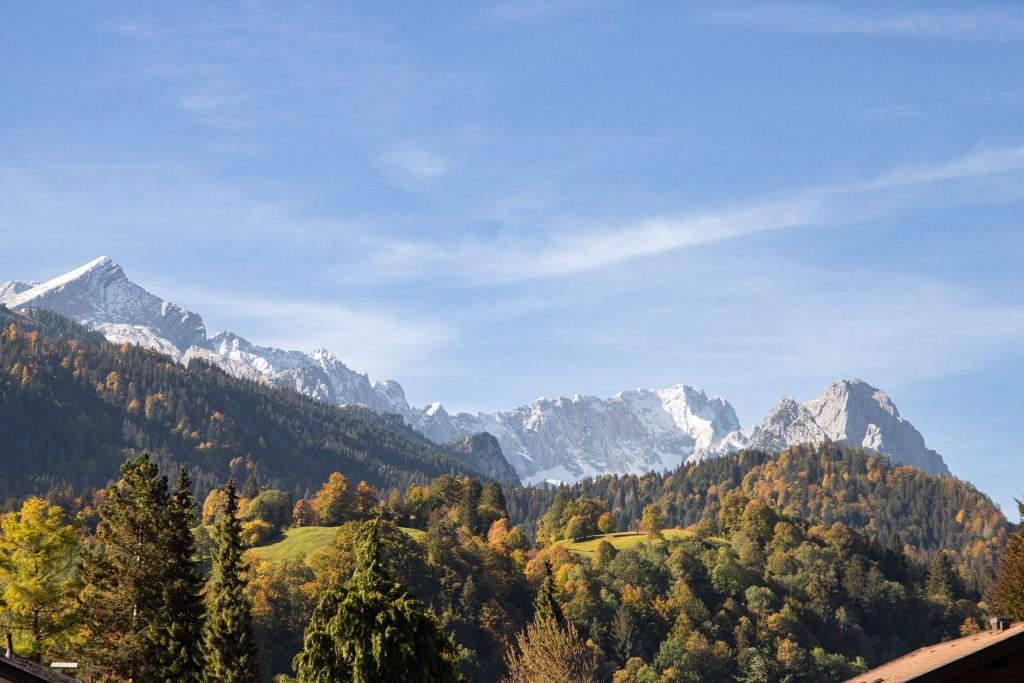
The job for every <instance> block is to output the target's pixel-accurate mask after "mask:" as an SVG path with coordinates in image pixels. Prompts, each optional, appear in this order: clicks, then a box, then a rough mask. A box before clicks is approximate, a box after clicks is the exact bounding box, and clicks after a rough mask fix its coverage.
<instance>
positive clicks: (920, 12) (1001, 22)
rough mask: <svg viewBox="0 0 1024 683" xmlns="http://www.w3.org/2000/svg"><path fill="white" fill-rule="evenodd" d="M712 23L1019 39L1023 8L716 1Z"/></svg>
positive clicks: (841, 32) (833, 31)
mask: <svg viewBox="0 0 1024 683" xmlns="http://www.w3.org/2000/svg"><path fill="white" fill-rule="evenodd" d="M704 19H706V20H707V21H709V22H711V23H715V24H723V25H734V26H749V27H753V28H761V29H767V30H773V31H788V32H793V33H820V34H832V35H844V34H845V35H865V36H888V37H903V38H925V39H938V40H954V41H971V42H974V41H992V42H1016V41H1020V40H1024V8H1021V7H1019V6H1013V5H1007V6H1003V7H996V6H988V7H982V6H978V5H976V4H974V5H968V6H965V7H964V9H958V10H954V9H946V8H939V7H930V6H929V7H926V8H922V9H904V8H895V7H890V6H888V5H886V4H882V5H880V6H867V5H865V4H862V3H837V4H811V3H801V2H763V3H762V2H758V3H739V4H726V5H724V6H716V7H715V9H713V10H710V11H709V12H707V13H706V14H705V15H704Z"/></svg>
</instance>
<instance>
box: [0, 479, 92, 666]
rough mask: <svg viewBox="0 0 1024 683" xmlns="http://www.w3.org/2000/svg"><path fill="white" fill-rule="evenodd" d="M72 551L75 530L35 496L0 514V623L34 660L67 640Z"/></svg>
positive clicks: (72, 618)
mask: <svg viewBox="0 0 1024 683" xmlns="http://www.w3.org/2000/svg"><path fill="white" fill-rule="evenodd" d="M77 550H78V532H77V530H76V529H75V528H74V526H72V525H70V524H67V523H65V519H64V512H63V511H62V510H61V508H59V507H57V506H56V505H50V504H49V503H47V502H46V501H44V500H42V499H40V498H29V499H28V500H27V501H25V503H24V504H23V505H22V506H21V509H20V510H19V511H17V512H12V513H9V514H7V515H4V516H3V517H2V518H0V628H3V629H6V630H7V632H9V633H11V632H13V633H14V635H15V644H16V647H17V650H18V652H19V653H21V654H23V655H24V656H26V657H29V658H31V659H35V660H37V661H38V660H39V659H40V658H41V657H42V656H43V655H44V654H45V653H46V652H47V651H49V650H51V649H54V648H56V649H57V650H60V649H61V648H62V647H63V646H64V645H65V644H66V643H67V640H68V637H69V634H70V630H71V628H72V627H73V626H74V624H75V623H76V620H77V610H76V609H75V608H76V606H77V605H76V601H75V593H76V586H77V582H76V580H75V572H74V561H75V558H76V556H77V554H76V553H77Z"/></svg>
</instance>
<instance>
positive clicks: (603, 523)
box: [597, 512, 619, 534]
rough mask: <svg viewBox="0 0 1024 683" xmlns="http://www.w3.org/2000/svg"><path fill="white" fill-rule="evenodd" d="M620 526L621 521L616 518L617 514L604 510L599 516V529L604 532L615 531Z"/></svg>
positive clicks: (610, 532)
mask: <svg viewBox="0 0 1024 683" xmlns="http://www.w3.org/2000/svg"><path fill="white" fill-rule="evenodd" d="M618 528H619V523H618V522H617V521H616V520H615V515H613V514H612V513H610V512H602V513H601V514H600V515H599V516H598V518H597V530H598V531H600V532H601V533H602V534H612V533H615V531H616V529H618Z"/></svg>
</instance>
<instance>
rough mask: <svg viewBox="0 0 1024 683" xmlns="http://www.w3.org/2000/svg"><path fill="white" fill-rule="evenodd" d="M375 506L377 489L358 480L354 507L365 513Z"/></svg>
mask: <svg viewBox="0 0 1024 683" xmlns="http://www.w3.org/2000/svg"><path fill="white" fill-rule="evenodd" d="M375 507H377V490H376V489H375V488H373V487H372V486H370V485H369V484H367V483H366V482H365V481H360V482H359V485H358V486H356V509H358V510H359V511H360V512H364V513H366V512H369V511H370V510H372V509H373V508H375Z"/></svg>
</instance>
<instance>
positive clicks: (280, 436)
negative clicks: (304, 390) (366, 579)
mask: <svg viewBox="0 0 1024 683" xmlns="http://www.w3.org/2000/svg"><path fill="white" fill-rule="evenodd" d="M143 450H145V451H148V452H150V453H151V454H152V455H153V457H154V459H155V460H156V461H157V462H159V463H160V464H161V466H162V468H163V469H164V470H166V471H173V465H174V464H177V463H181V464H184V465H186V466H187V467H188V469H189V470H190V473H191V475H192V477H193V479H194V481H195V483H196V490H197V493H198V494H199V495H201V496H202V495H205V493H206V492H207V491H209V490H210V489H211V488H213V487H214V486H219V485H221V484H223V483H224V482H225V481H226V480H227V478H228V477H229V476H235V477H236V478H239V479H240V480H242V479H245V478H246V477H247V476H249V475H250V474H254V475H255V477H256V478H257V479H258V480H259V481H260V483H261V484H265V485H268V486H273V487H275V488H281V489H284V490H286V491H288V492H291V493H294V494H295V497H296V498H300V497H302V496H303V495H304V494H305V492H306V490H307V489H309V488H311V487H312V488H318V487H319V485H320V483H321V482H323V481H324V480H325V479H326V478H327V476H328V474H329V473H331V472H332V471H339V472H341V473H343V474H345V475H346V476H347V477H348V478H349V479H351V480H352V481H354V482H358V481H360V480H365V481H366V482H368V483H369V484H370V485H372V486H374V487H376V488H377V489H378V490H383V491H387V490H389V489H392V488H396V487H400V488H405V487H407V486H408V485H409V484H411V483H426V482H429V481H430V480H431V479H432V478H434V477H437V476H439V475H441V474H457V475H461V474H470V475H478V472H476V470H474V469H473V468H471V467H469V466H467V465H465V464H463V463H460V462H458V461H456V460H454V459H453V458H452V457H451V456H449V455H448V454H446V453H444V452H442V451H441V450H439V449H438V448H437V447H435V446H434V445H433V444H431V443H430V442H429V441H427V440H426V439H424V438H423V437H422V436H420V435H419V434H417V433H416V432H414V431H412V430H409V429H408V428H406V427H405V426H404V424H403V423H402V421H401V419H400V418H388V417H382V416H380V415H377V414H374V413H372V412H370V411H367V410H363V409H359V408H354V407H344V408H343V407H337V406H330V405H326V404H324V403H320V402H318V401H315V400H313V399H311V398H308V397H305V396H302V395H299V394H297V393H295V392H292V391H288V390H285V389H278V388H272V387H268V386H265V385H263V384H259V383H256V382H251V381H246V380H240V379H236V378H233V377H230V376H228V375H227V374H225V373H224V372H222V371H220V370H218V369H216V368H213V367H211V366H209V365H207V364H204V363H201V362H198V361H194V362H192V363H190V364H189V366H188V367H187V368H186V367H182V366H181V365H178V364H176V363H174V362H173V361H172V360H171V359H170V358H169V357H167V356H164V355H161V354H158V353H156V352H154V351H149V350H145V349H142V348H140V347H138V346H131V345H127V344H125V345H122V346H120V347H118V346H114V345H112V344H110V343H109V342H107V341H106V340H105V339H104V338H103V337H101V336H100V335H98V334H94V333H90V332H88V331H86V330H85V329H83V328H81V327H79V326H78V325H75V324H73V323H70V322H68V321H66V320H65V319H63V318H60V317H59V316H56V315H54V314H50V313H46V312H43V311H35V312H32V313H30V314H21V313H13V312H11V311H10V310H8V309H5V308H2V307H0V454H2V456H3V465H4V476H2V477H0V501H2V500H6V499H10V498H22V497H24V496H26V495H29V494H42V493H45V492H46V491H47V490H48V489H49V488H50V487H52V486H54V485H58V484H61V483H67V484H70V485H71V486H73V487H74V488H75V489H77V490H82V489H87V488H94V487H101V486H104V485H105V484H106V483H107V481H108V480H110V479H113V478H116V477H117V473H118V466H119V465H120V463H121V462H122V461H123V460H124V458H125V455H126V454H131V453H137V452H140V451H143Z"/></svg>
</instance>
